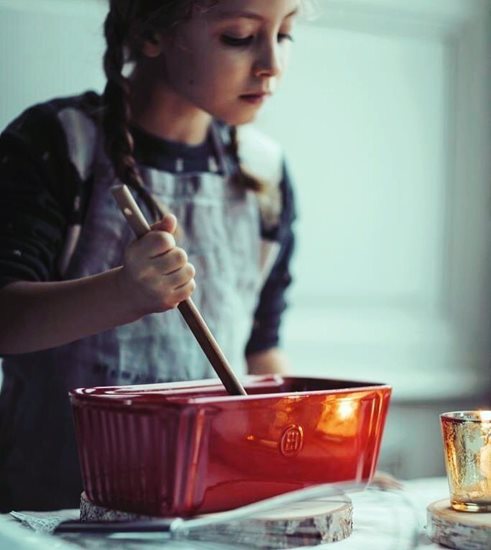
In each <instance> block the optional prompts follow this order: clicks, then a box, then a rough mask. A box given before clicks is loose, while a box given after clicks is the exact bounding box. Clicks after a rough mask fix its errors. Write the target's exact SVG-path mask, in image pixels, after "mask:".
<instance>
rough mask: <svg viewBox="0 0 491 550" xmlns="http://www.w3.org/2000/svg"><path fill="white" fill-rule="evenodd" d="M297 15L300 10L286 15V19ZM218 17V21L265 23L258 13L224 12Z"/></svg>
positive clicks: (296, 9)
mask: <svg viewBox="0 0 491 550" xmlns="http://www.w3.org/2000/svg"><path fill="white" fill-rule="evenodd" d="M297 13H298V8H295V9H294V10H293V11H291V12H290V13H289V14H287V15H285V17H284V19H288V18H289V17H293V16H294V15H297ZM217 15H218V19H253V20H255V21H264V17H263V16H262V15H259V14H258V13H254V12H252V11H240V10H237V11H222V12H220V13H218V14H217Z"/></svg>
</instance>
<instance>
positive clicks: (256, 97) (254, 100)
mask: <svg viewBox="0 0 491 550" xmlns="http://www.w3.org/2000/svg"><path fill="white" fill-rule="evenodd" d="M269 96H271V93H270V92H258V93H253V94H242V95H240V96H239V98H240V99H241V100H242V101H246V102H247V103H251V104H252V105H259V104H261V103H263V102H264V101H266V99H267V98H268V97H269Z"/></svg>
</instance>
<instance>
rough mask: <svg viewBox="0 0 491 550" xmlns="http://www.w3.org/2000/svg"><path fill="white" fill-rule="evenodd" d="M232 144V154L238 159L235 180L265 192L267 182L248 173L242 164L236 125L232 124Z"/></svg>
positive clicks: (252, 188)
mask: <svg viewBox="0 0 491 550" xmlns="http://www.w3.org/2000/svg"><path fill="white" fill-rule="evenodd" d="M230 145H231V147H232V154H233V156H234V158H235V159H236V161H237V169H236V171H235V173H234V175H233V180H234V181H235V182H236V183H238V184H239V185H240V186H241V187H245V188H246V189H250V190H252V191H255V192H256V193H261V192H263V191H264V190H265V184H264V183H263V182H261V181H259V180H258V179H256V178H254V177H253V176H252V175H251V174H248V173H247V171H246V170H245V168H244V167H243V166H242V164H241V161H240V154H239V140H238V137H237V127H236V126H232V127H231V128H230Z"/></svg>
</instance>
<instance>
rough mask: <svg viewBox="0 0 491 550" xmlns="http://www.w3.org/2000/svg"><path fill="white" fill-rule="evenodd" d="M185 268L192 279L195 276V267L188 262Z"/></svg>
mask: <svg viewBox="0 0 491 550" xmlns="http://www.w3.org/2000/svg"><path fill="white" fill-rule="evenodd" d="M187 268H188V273H189V276H190V277H191V279H194V277H196V268H195V267H194V265H193V264H189V263H188V265H187Z"/></svg>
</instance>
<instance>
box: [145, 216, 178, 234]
mask: <svg viewBox="0 0 491 550" xmlns="http://www.w3.org/2000/svg"><path fill="white" fill-rule="evenodd" d="M151 228H152V229H153V230H157V231H167V233H175V231H176V228H177V218H176V217H175V216H174V214H166V215H165V216H164V217H163V218H162V219H161V220H160V221H158V222H156V223H154V224H152V225H151Z"/></svg>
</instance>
